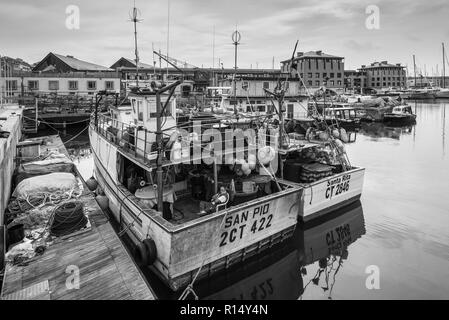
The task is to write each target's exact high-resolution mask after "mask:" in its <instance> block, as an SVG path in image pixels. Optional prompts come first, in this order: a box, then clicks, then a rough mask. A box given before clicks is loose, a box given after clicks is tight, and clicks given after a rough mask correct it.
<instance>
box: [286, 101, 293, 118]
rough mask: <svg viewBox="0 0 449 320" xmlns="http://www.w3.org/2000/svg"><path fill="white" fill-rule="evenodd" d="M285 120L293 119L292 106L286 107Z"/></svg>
mask: <svg viewBox="0 0 449 320" xmlns="http://www.w3.org/2000/svg"><path fill="white" fill-rule="evenodd" d="M287 118H289V119H293V104H288V105H287Z"/></svg>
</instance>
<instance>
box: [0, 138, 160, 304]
mask: <svg viewBox="0 0 449 320" xmlns="http://www.w3.org/2000/svg"><path fill="white" fill-rule="evenodd" d="M36 139H42V138H36ZM40 148H41V150H42V149H44V150H42V151H41V153H42V152H45V151H46V150H47V151H48V150H50V149H55V148H58V149H59V150H60V151H61V152H62V153H65V154H67V151H66V150H65V147H64V146H63V144H62V141H61V139H60V138H59V136H50V137H45V143H44V144H43V145H41V147H40ZM45 149H46V150H45ZM78 200H80V201H82V202H83V203H84V207H85V208H86V209H85V210H86V214H87V216H88V219H89V222H90V227H88V228H86V229H84V230H81V231H78V232H76V233H74V234H72V235H68V236H65V237H61V238H58V239H57V240H56V241H55V242H54V243H53V244H51V245H50V246H49V247H48V248H47V249H46V250H45V252H44V253H43V254H42V255H40V256H36V257H34V258H32V259H31V260H29V261H27V262H26V263H25V264H23V265H12V264H11V263H8V264H7V266H6V269H5V276H4V282H3V289H2V293H1V298H2V299H3V300H21V299H40V300H121V299H127V300H129V299H131V300H154V299H155V298H156V297H155V295H154V294H153V292H152V290H151V288H150V287H149V285H148V283H147V282H146V280H145V278H144V277H143V275H142V274H141V273H140V271H139V269H138V268H137V267H136V265H135V264H134V262H133V259H132V258H131V256H130V254H129V253H128V251H127V250H126V248H125V246H124V245H123V243H122V242H121V240H120V239H119V237H118V236H117V234H116V233H115V231H114V229H113V228H112V226H111V224H110V223H109V220H108V217H107V216H106V215H105V213H104V212H103V211H102V210H101V209H100V207H99V206H98V204H97V202H96V200H95V198H94V194H93V193H92V192H90V191H89V190H88V189H87V187H86V186H85V188H84V192H83V194H82V195H81V197H80V198H79V199H78ZM74 270H79V288H74V286H73V281H72V280H73V277H74V275H75V274H76V272H74ZM67 284H68V285H67Z"/></svg>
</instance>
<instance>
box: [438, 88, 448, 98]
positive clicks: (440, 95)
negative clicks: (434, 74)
mask: <svg viewBox="0 0 449 320" xmlns="http://www.w3.org/2000/svg"><path fill="white" fill-rule="evenodd" d="M435 97H436V98H440V99H449V89H448V88H440V89H439V90H438V91H437V92H436V93H435Z"/></svg>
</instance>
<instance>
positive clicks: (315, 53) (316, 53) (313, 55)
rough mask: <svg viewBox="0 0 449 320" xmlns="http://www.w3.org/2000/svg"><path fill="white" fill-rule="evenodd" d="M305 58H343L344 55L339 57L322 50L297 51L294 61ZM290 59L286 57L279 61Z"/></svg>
mask: <svg viewBox="0 0 449 320" xmlns="http://www.w3.org/2000/svg"><path fill="white" fill-rule="evenodd" d="M305 58H327V59H344V57H339V56H333V55H330V54H327V53H323V51H321V50H318V51H308V52H305V53H304V52H298V53H297V55H296V57H295V59H294V60H295V61H296V60H300V59H305ZM290 60H291V59H287V60H284V61H281V63H283V62H289V61H290Z"/></svg>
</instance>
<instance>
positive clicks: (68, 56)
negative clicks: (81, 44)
mask: <svg viewBox="0 0 449 320" xmlns="http://www.w3.org/2000/svg"><path fill="white" fill-rule="evenodd" d="M67 58H75V57H74V56H70V55H67Z"/></svg>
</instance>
